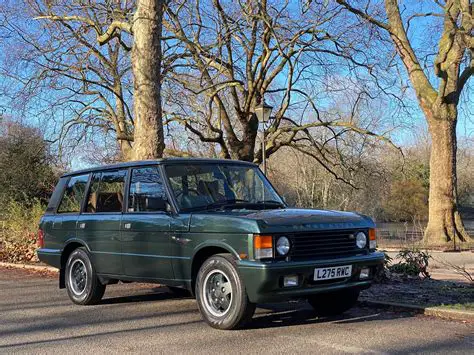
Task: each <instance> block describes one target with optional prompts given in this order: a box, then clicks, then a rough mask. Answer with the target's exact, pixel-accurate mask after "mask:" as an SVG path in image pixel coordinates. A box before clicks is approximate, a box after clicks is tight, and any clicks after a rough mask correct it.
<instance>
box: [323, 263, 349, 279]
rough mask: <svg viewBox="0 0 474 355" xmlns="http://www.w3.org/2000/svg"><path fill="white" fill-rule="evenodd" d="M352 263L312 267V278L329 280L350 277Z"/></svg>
mask: <svg viewBox="0 0 474 355" xmlns="http://www.w3.org/2000/svg"><path fill="white" fill-rule="evenodd" d="M351 274H352V265H345V266H334V267H323V268H318V269H314V280H331V279H341V278H345V277H350V276H351Z"/></svg>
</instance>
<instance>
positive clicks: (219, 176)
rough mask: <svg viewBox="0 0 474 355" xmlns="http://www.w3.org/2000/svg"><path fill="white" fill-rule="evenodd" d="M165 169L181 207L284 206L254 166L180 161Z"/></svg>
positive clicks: (196, 208) (199, 208)
mask: <svg viewBox="0 0 474 355" xmlns="http://www.w3.org/2000/svg"><path fill="white" fill-rule="evenodd" d="M165 169H166V174H167V176H168V179H169V182H170V185H171V189H172V190H173V194H174V196H175V198H176V201H177V203H178V206H179V208H180V210H181V211H197V210H206V209H218V208H222V209H223V208H248V209H266V208H281V207H284V203H283V201H282V199H281V198H280V196H279V195H278V193H277V192H276V191H275V190H274V189H273V187H272V186H271V185H270V183H269V182H268V180H267V179H266V177H265V176H264V175H263V174H262V172H261V171H260V170H259V169H258V168H257V167H254V166H248V165H237V164H225V163H221V164H194V165H193V164H191V165H181V164H180V165H167V166H165Z"/></svg>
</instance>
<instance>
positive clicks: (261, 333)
mask: <svg viewBox="0 0 474 355" xmlns="http://www.w3.org/2000/svg"><path fill="white" fill-rule="evenodd" d="M473 349H474V324H472V323H471V324H465V323H462V322H454V321H444V320H440V319H435V318H429V317H424V316H419V315H417V316H415V315H412V314H410V313H392V312H389V311H387V310H376V309H371V308H355V309H353V310H351V311H350V312H349V313H347V314H346V315H345V316H343V317H339V318H332V319H317V318H315V317H314V316H313V315H312V314H311V311H310V309H309V308H308V306H307V305H306V303H302V302H299V303H292V304H286V305H268V306H265V307H263V308H260V309H258V311H257V315H256V316H255V320H254V321H253V322H252V324H251V328H250V329H246V330H240V331H218V330H214V329H212V328H210V327H208V326H207V325H206V324H205V323H203V322H202V321H201V319H200V316H199V313H198V311H197V308H196V304H195V302H194V300H191V299H185V298H181V299H180V298H173V296H172V295H171V294H169V293H168V292H166V288H154V287H153V286H152V285H138V284H127V285H114V286H110V287H109V288H108V289H107V291H106V294H105V299H104V300H103V303H102V304H100V305H97V306H89V307H80V306H75V305H72V304H71V303H70V302H69V300H68V298H67V295H66V292H65V291H64V290H61V291H59V290H58V289H57V281H56V279H55V278H53V277H47V276H41V275H38V274H31V273H27V272H26V271H18V270H8V269H0V353H35V354H38V353H56V354H59V353H63V352H66V351H67V352H68V353H79V352H80V353H83V354H87V353H118V352H152V351H153V352H157V353H165V352H166V353H187V354H190V353H193V354H194V353H213V354H228V353H303V352H304V353H316V352H319V353H413V352H425V353H440V354H441V353H447V352H449V353H460V354H466V353H472V351H473Z"/></svg>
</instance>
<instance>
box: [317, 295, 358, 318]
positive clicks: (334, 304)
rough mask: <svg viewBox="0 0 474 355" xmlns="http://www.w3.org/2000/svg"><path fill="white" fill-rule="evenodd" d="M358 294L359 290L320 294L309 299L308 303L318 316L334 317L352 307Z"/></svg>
mask: <svg viewBox="0 0 474 355" xmlns="http://www.w3.org/2000/svg"><path fill="white" fill-rule="evenodd" d="M359 293H360V291H359V290H342V291H337V292H331V293H322V294H318V295H314V296H311V297H309V298H308V302H309V304H310V305H311V306H312V307H313V308H314V310H315V312H316V314H318V315H319V316H336V315H339V314H342V313H344V312H345V311H347V310H349V309H350V308H352V307H354V306H355V304H356V303H357V299H358V298H359Z"/></svg>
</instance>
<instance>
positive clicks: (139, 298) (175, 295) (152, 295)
mask: <svg viewBox="0 0 474 355" xmlns="http://www.w3.org/2000/svg"><path fill="white" fill-rule="evenodd" d="M186 298H189V299H191V295H190V294H186V293H184V292H174V291H171V290H170V289H169V288H167V287H154V288H152V289H148V290H147V291H146V293H144V294H136V295H130V296H120V297H110V298H104V299H102V301H101V302H100V303H99V304H102V305H107V304H121V303H134V302H135V303H139V302H154V301H166V300H177V299H186Z"/></svg>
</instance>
